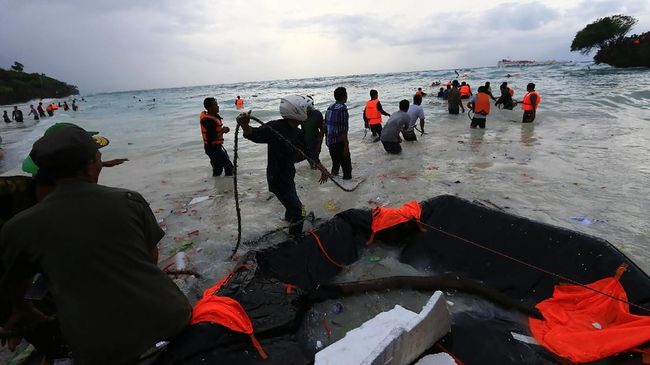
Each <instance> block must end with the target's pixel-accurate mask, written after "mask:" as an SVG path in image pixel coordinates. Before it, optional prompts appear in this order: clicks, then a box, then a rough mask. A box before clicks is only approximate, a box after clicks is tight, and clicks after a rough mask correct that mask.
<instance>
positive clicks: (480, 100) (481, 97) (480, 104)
mask: <svg viewBox="0 0 650 365" xmlns="http://www.w3.org/2000/svg"><path fill="white" fill-rule="evenodd" d="M474 113H476V114H482V115H488V114H490V97H489V96H488V94H486V93H478V94H476V102H475V103H474Z"/></svg>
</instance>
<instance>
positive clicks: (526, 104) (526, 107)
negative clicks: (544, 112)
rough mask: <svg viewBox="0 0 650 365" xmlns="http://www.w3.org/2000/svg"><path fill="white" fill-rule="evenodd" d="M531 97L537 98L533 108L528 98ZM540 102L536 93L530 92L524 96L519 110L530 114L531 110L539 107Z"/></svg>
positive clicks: (540, 98) (540, 99)
mask: <svg viewBox="0 0 650 365" xmlns="http://www.w3.org/2000/svg"><path fill="white" fill-rule="evenodd" d="M532 95H535V96H537V99H536V100H535V106H534V107H533V104H532V103H531V102H530V97H531V96H532ZM540 101H542V97H541V96H539V94H538V93H537V91H531V92H529V93H527V94H526V95H525V96H524V100H523V101H522V103H521V108H522V109H523V110H524V111H526V112H532V111H533V110H536V109H537V106H538V105H539V102H540Z"/></svg>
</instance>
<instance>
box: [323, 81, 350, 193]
mask: <svg viewBox="0 0 650 365" xmlns="http://www.w3.org/2000/svg"><path fill="white" fill-rule="evenodd" d="M334 99H335V100H336V102H335V103H334V104H332V105H330V107H329V108H327V113H326V114H325V124H326V126H327V139H326V141H325V143H326V144H327V147H328V148H329V150H330V156H331V157H332V175H338V174H339V169H340V168H343V180H350V179H352V160H351V159H350V147H349V144H348V119H349V117H350V116H349V114H348V107H347V106H346V105H345V103H346V102H347V101H348V92H347V90H345V88H344V87H337V88H336V90H334Z"/></svg>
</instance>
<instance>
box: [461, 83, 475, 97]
mask: <svg viewBox="0 0 650 365" xmlns="http://www.w3.org/2000/svg"><path fill="white" fill-rule="evenodd" d="M471 93H472V90H471V89H470V88H469V85H463V86H461V87H460V96H461V97H463V96H469V95H470V94H471Z"/></svg>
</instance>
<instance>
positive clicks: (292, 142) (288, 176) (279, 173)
mask: <svg viewBox="0 0 650 365" xmlns="http://www.w3.org/2000/svg"><path fill="white" fill-rule="evenodd" d="M313 107H314V102H313V100H311V99H310V98H307V97H304V96H300V95H290V96H287V97H284V98H282V99H281V100H280V115H282V118H283V119H278V120H272V121H270V122H268V123H266V124H265V125H264V126H262V127H257V128H253V127H251V126H250V125H249V123H250V112H248V113H242V114H240V115H239V116H238V117H237V124H239V125H240V126H241V128H242V130H243V132H244V137H245V138H246V139H248V140H250V141H252V142H255V143H265V144H268V149H267V159H268V161H267V165H266V179H267V182H268V184H269V191H270V192H272V193H273V194H275V196H276V197H277V198H278V200H279V201H280V203H282V205H283V206H284V207H285V209H286V211H285V214H284V218H285V219H286V220H287V221H289V222H290V223H291V225H290V226H289V233H290V234H292V235H299V234H300V233H302V221H303V216H304V212H303V206H302V202H301V201H300V198H298V193H297V192H296V184H295V182H294V177H295V175H296V168H295V167H294V163H296V162H300V161H302V159H303V158H302V156H301V155H300V154H299V153H297V151H296V148H299V149H300V150H302V151H304V150H305V137H304V135H303V133H302V131H301V130H300V129H299V128H298V126H299V125H300V122H304V121H305V120H306V119H307V116H308V114H309V113H310V112H311V110H312V109H313ZM277 134H280V135H281V136H282V137H283V138H284V139H286V141H284V140H283V139H282V138H280V137H279V136H278V135H277ZM287 141H288V142H289V143H287ZM323 169H324V168H323ZM325 171H326V170H325ZM326 180H327V176H326V175H321V183H323V182H325V181H326Z"/></svg>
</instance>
